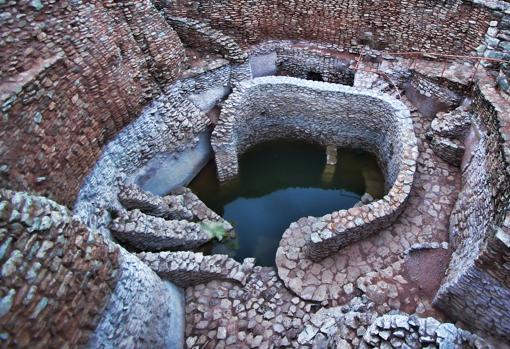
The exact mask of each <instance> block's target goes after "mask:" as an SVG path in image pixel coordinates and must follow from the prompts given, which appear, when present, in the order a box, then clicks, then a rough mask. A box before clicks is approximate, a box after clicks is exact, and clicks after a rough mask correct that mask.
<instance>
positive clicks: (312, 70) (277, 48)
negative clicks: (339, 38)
mask: <svg viewBox="0 0 510 349" xmlns="http://www.w3.org/2000/svg"><path fill="white" fill-rule="evenodd" d="M343 51H344V48H342V47H338V46H335V45H330V44H329V45H328V44H320V43H311V42H302V41H299V42H294V41H289V40H282V41H276V40H270V41H266V42H263V43H261V44H259V45H256V46H255V47H252V48H251V49H250V55H251V56H252V57H251V59H252V60H253V58H256V57H260V56H267V55H268V54H275V55H276V59H275V60H274V62H271V63H273V64H274V66H275V69H276V70H277V74H278V75H286V76H293V77H296V78H301V79H308V80H320V81H325V82H332V83H340V84H343V85H350V86H352V85H353V84H354V70H353V69H351V65H352V63H354V60H353V59H351V58H350V57H349V55H345V54H344V55H342V52H343ZM264 63H265V64H266V65H267V64H268V63H269V62H268V61H267V58H266V59H264Z"/></svg>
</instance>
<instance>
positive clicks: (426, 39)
mask: <svg viewBox="0 0 510 349" xmlns="http://www.w3.org/2000/svg"><path fill="white" fill-rule="evenodd" d="M479 2H480V1H479ZM499 2H500V3H501V1H499ZM158 4H159V8H163V9H165V11H168V12H171V13H173V14H175V15H178V16H182V17H189V18H196V19H200V20H208V21H209V22H210V23H211V26H212V27H213V28H217V29H219V30H221V31H223V32H224V33H226V34H228V35H231V36H232V37H235V38H236V39H237V40H238V42H244V43H250V44H253V43H258V42H261V41H263V40H266V39H283V40H288V39H297V40H310V41H322V42H330V43H334V44H337V45H340V46H343V47H347V48H349V49H350V50H352V51H358V50H359V49H361V47H363V46H364V45H365V44H367V43H369V44H371V45H372V46H373V47H374V48H379V49H382V48H384V49H386V50H388V51H414V50H421V51H436V52H444V53H454V54H459V53H470V52H471V51H473V50H474V49H475V48H477V47H478V45H480V43H481V42H482V40H483V37H484V35H485V33H486V31H487V28H488V27H489V22H490V21H491V20H492V19H493V18H494V15H493V14H492V11H493V10H492V9H490V8H488V7H486V6H484V4H480V5H479V4H473V2H472V1H463V0H455V1H449V2H431V1H422V0H412V1H406V2H402V1H396V0H384V1H377V2H366V1H354V2H353V1H333V0H329V1H313V2H311V1H305V0H297V1H292V2H289V1H283V0H282V1H271V0H263V1H257V2H256V3H251V2H246V1H241V0H229V1H194V2H185V1H175V2H171V3H169V2H163V1H158ZM453 23H454V25H452V24H453Z"/></svg>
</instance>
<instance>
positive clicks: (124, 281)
mask: <svg viewBox="0 0 510 349" xmlns="http://www.w3.org/2000/svg"><path fill="white" fill-rule="evenodd" d="M119 261H120V268H119V269H120V276H119V278H118V282H117V285H116V287H115V289H114V290H113V292H112V294H111V297H110V300H109V302H108V304H107V306H106V308H105V310H104V312H103V313H102V316H101V321H100V322H99V324H98V325H97V328H96V329H95V331H94V333H93V334H92V335H91V336H90V338H89V341H88V343H87V344H86V346H85V347H86V348H90V349H96V348H102V349H103V348H104V349H116V348H181V347H182V345H183V342H184V296H183V294H182V290H180V289H178V288H177V287H176V286H175V285H173V284H172V283H170V282H168V281H163V280H161V279H160V278H159V276H158V275H156V273H154V272H153V271H152V270H151V269H150V268H149V267H148V266H147V265H146V264H144V263H142V262H141V261H140V260H139V259H138V258H137V257H136V256H135V255H133V254H132V253H129V252H127V251H126V250H125V249H123V248H120V255H119Z"/></svg>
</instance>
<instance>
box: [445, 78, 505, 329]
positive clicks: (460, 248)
mask: <svg viewBox="0 0 510 349" xmlns="http://www.w3.org/2000/svg"><path fill="white" fill-rule="evenodd" d="M475 96H476V97H475V99H474V102H473V110H474V112H475V118H474V122H473V127H472V129H471V134H470V135H468V136H467V138H468V141H467V142H466V152H465V157H464V159H463V164H462V169H463V178H462V179H463V189H462V191H461V192H460V193H459V197H458V200H457V202H456V205H455V207H454V210H453V211H452V215H451V218H450V242H451V244H452V245H453V247H454V248H455V252H454V254H453V256H452V259H451V262H450V266H449V270H448V274H447V275H446V277H445V279H444V280H443V283H442V285H441V288H440V289H439V291H438V293H437V295H436V298H435V304H436V305H438V306H439V307H441V308H442V309H443V310H445V311H446V312H448V313H449V314H451V315H452V316H454V317H456V318H459V319H461V320H463V321H464V322H466V323H467V324H468V325H469V326H472V327H474V328H479V329H483V330H486V331H488V332H490V333H494V334H497V335H500V336H505V337H508V336H509V335H510V319H509V318H508V317H507V316H505V315H504V314H508V312H509V311H510V301H509V299H510V291H509V290H508V287H509V285H510V282H509V280H510V271H509V269H508V267H507V266H508V264H509V261H510V259H509V258H510V252H509V251H510V239H509V236H510V230H509V228H510V220H509V219H508V218H507V217H508V200H509V196H510V180H509V176H508V172H507V171H508V163H509V162H508V156H509V149H510V148H509V145H508V137H502V135H505V134H506V133H507V130H508V122H507V121H506V120H507V115H506V111H507V110H505V109H502V106H503V105H505V104H501V101H500V100H499V99H500V98H501V97H499V96H498V95H497V94H496V93H495V91H494V89H493V87H492V86H487V85H481V86H480V87H479V88H477V89H476V90H475Z"/></svg>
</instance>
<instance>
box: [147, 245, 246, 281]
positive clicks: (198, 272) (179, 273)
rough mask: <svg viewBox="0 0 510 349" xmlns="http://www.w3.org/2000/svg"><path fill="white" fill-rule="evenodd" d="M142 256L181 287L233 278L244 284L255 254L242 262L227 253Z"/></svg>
mask: <svg viewBox="0 0 510 349" xmlns="http://www.w3.org/2000/svg"><path fill="white" fill-rule="evenodd" d="M138 258H140V259H141V260H142V261H143V262H144V263H145V264H147V265H148V266H149V267H150V268H151V269H152V270H154V271H155V272H156V273H157V274H158V275H159V276H161V277H162V278H164V279H168V280H170V281H172V282H174V283H175V284H176V285H178V286H180V287H188V286H192V285H197V284H203V283H207V282H209V281H211V280H229V281H234V282H239V283H240V284H242V285H244V284H245V283H246V279H247V277H248V276H249V274H250V273H251V271H252V269H253V267H254V265H255V259H254V258H246V259H245V260H244V262H243V263H242V264H241V263H239V262H237V261H235V260H233V259H231V258H229V257H228V256H227V255H219V254H216V255H212V256H204V255H203V254H202V253H195V252H160V253H150V252H149V253H145V252H144V253H139V254H138Z"/></svg>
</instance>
